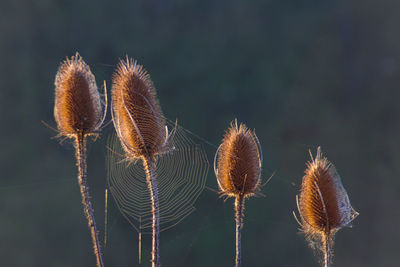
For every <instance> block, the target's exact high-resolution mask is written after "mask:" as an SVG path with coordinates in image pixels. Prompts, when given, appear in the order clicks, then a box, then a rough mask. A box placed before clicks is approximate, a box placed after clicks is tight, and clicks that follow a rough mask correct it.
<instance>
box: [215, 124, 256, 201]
mask: <svg viewBox="0 0 400 267" xmlns="http://www.w3.org/2000/svg"><path fill="white" fill-rule="evenodd" d="M216 161H218V168H216V167H214V168H215V175H216V176H217V181H218V185H219V188H220V190H221V193H222V194H224V195H228V196H235V197H237V196H240V195H242V196H244V197H247V196H251V195H253V194H254V193H256V191H257V190H258V189H259V185H260V176H261V163H262V155H261V148H260V144H259V142H258V139H257V136H256V134H255V133H254V132H252V131H250V130H249V129H248V128H247V127H246V126H245V125H244V124H240V126H239V127H238V125H237V121H236V120H235V122H232V123H231V127H230V128H229V129H228V131H227V132H226V134H225V136H224V138H223V140H222V144H221V145H220V147H219V148H218V151H217V154H216V158H215V162H214V166H215V164H216Z"/></svg>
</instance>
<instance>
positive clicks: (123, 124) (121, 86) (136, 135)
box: [112, 58, 168, 159]
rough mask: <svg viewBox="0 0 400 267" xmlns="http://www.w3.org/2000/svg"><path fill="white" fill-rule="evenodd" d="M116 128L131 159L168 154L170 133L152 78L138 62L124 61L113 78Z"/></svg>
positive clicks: (113, 111) (113, 107)
mask: <svg viewBox="0 0 400 267" xmlns="http://www.w3.org/2000/svg"><path fill="white" fill-rule="evenodd" d="M112 114H113V122H114V127H115V129H116V132H117V135H118V137H119V139H120V140H121V143H122V146H123V148H124V150H125V152H126V154H127V157H128V158H130V159H136V158H140V157H153V156H155V155H157V154H161V153H163V152H164V150H165V145H166V142H167V139H168V137H167V130H166V125H165V118H164V116H163V114H162V112H161V108H160V105H159V103H158V99H157V96H156V91H155V88H154V85H153V82H152V81H151V79H150V75H149V74H148V73H147V72H146V71H145V70H144V69H143V67H142V66H141V65H139V64H138V63H137V62H136V61H135V60H133V59H128V58H127V60H126V61H122V60H120V62H119V64H118V67H117V70H116V72H115V73H114V76H113V87H112Z"/></svg>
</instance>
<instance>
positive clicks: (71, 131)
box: [54, 53, 107, 267]
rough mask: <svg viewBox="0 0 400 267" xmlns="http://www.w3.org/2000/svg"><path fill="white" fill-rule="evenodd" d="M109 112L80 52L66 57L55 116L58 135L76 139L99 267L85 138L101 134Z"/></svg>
mask: <svg viewBox="0 0 400 267" xmlns="http://www.w3.org/2000/svg"><path fill="white" fill-rule="evenodd" d="M106 95H107V94H106V93H105V96H106ZM106 102H107V101H106ZM106 110H107V108H105V111H104V115H103V114H102V105H101V100H100V94H99V92H98V90H97V85H96V81H95V77H94V75H93V74H92V72H91V71H90V68H89V66H88V65H87V64H86V63H85V62H84V61H83V60H82V58H81V57H80V55H79V54H78V53H76V55H75V56H73V57H71V59H68V58H67V59H66V60H65V61H64V62H63V63H62V64H61V66H60V67H59V69H58V72H57V75H56V80H55V105H54V117H55V120H56V122H57V126H58V131H59V135H58V136H60V137H61V136H64V137H65V138H72V139H74V144H75V149H76V153H75V156H76V161H77V167H78V182H79V187H80V191H81V196H82V204H83V207H84V212H85V215H86V218H87V220H88V225H89V228H90V232H91V236H92V241H93V248H94V253H95V255H96V260H97V266H99V267H102V266H104V264H103V260H102V253H101V248H100V242H99V238H98V233H97V227H96V222H95V218H94V211H93V207H92V204H91V202H90V196H89V189H88V186H87V181H86V179H87V175H86V172H87V171H86V137H87V136H90V135H97V134H98V133H99V131H100V127H101V125H102V124H103V122H104V118H105V114H106Z"/></svg>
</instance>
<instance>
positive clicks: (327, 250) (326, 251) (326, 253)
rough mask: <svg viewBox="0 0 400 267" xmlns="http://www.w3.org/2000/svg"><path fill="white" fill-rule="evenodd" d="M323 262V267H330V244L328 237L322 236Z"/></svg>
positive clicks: (327, 235) (326, 235)
mask: <svg viewBox="0 0 400 267" xmlns="http://www.w3.org/2000/svg"><path fill="white" fill-rule="evenodd" d="M323 238H324V262H325V267H330V266H331V245H330V244H331V243H330V235H329V234H324V237H323Z"/></svg>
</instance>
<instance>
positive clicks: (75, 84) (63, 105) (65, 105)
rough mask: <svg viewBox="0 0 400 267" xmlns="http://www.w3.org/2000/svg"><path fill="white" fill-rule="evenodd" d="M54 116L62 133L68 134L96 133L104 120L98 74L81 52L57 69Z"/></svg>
mask: <svg viewBox="0 0 400 267" xmlns="http://www.w3.org/2000/svg"><path fill="white" fill-rule="evenodd" d="M54 117H55V120H56V122H57V126H58V130H59V132H60V136H67V137H71V136H75V135H76V134H78V133H80V134H84V135H86V134H93V133H96V132H97V131H98V130H99V128H100V126H101V124H102V123H103V121H102V119H101V117H102V110H101V101H100V94H99V92H98V90H97V85H96V80H95V77H94V75H93V73H92V72H91V71H90V68H89V66H88V65H87V64H86V63H85V62H84V61H83V60H82V58H81V56H80V55H79V54H78V53H76V55H75V56H72V57H71V58H70V59H69V58H67V59H66V60H65V61H64V62H63V63H62V64H61V66H60V67H59V69H58V72H57V75H56V80H55V105H54Z"/></svg>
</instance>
